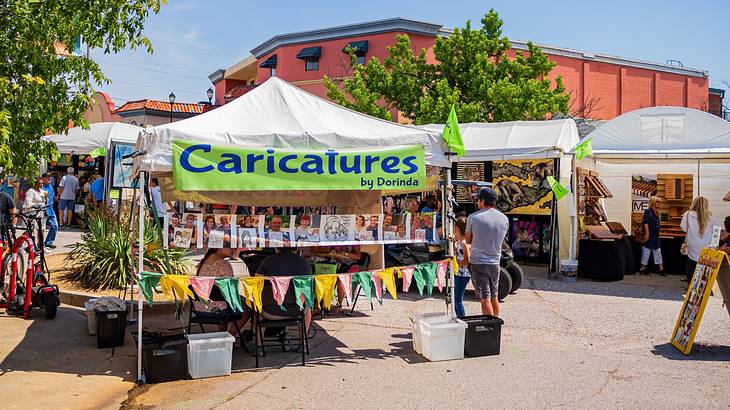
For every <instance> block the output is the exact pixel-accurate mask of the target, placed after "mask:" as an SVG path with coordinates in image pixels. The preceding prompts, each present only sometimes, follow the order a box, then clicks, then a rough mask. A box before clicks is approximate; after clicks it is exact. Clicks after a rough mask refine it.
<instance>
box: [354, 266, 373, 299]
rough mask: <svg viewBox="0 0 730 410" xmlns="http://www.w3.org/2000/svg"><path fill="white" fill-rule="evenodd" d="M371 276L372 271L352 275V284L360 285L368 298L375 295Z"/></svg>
mask: <svg viewBox="0 0 730 410" xmlns="http://www.w3.org/2000/svg"><path fill="white" fill-rule="evenodd" d="M371 276H372V274H371V273H370V272H357V273H354V274H353V275H352V286H353V287H354V286H356V285H360V289H362V291H363V292H365V297H367V298H368V300H370V299H372V297H373V290H372V289H373V288H372V285H371V281H372V279H371V278H370V277H371Z"/></svg>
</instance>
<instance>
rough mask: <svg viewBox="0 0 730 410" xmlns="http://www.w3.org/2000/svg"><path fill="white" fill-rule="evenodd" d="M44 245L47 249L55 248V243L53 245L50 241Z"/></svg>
mask: <svg viewBox="0 0 730 410" xmlns="http://www.w3.org/2000/svg"><path fill="white" fill-rule="evenodd" d="M45 247H46V248H48V249H56V245H54V244H52V243H47V244H45Z"/></svg>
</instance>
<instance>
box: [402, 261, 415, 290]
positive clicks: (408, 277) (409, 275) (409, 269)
mask: <svg viewBox="0 0 730 410" xmlns="http://www.w3.org/2000/svg"><path fill="white" fill-rule="evenodd" d="M414 270H416V268H414V267H413V266H406V267H403V268H400V273H401V275H402V277H403V292H408V289H410V288H411V281H412V280H413V271H414Z"/></svg>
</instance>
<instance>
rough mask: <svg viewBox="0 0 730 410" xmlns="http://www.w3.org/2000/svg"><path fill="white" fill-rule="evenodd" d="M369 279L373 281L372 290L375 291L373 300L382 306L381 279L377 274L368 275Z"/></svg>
mask: <svg viewBox="0 0 730 410" xmlns="http://www.w3.org/2000/svg"><path fill="white" fill-rule="evenodd" d="M370 278H371V279H372V281H373V288H374V289H375V299H376V300H377V301H378V303H380V304H381V305H382V304H383V278H381V277H380V275H379V274H378V272H375V273H373V274H372V275H370Z"/></svg>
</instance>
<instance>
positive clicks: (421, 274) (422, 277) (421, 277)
mask: <svg viewBox="0 0 730 410" xmlns="http://www.w3.org/2000/svg"><path fill="white" fill-rule="evenodd" d="M421 266H422V265H418V266H416V269H414V270H413V280H415V281H416V289H418V294H419V295H421V296H423V288H425V287H426V272H425V270H424V269H421Z"/></svg>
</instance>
